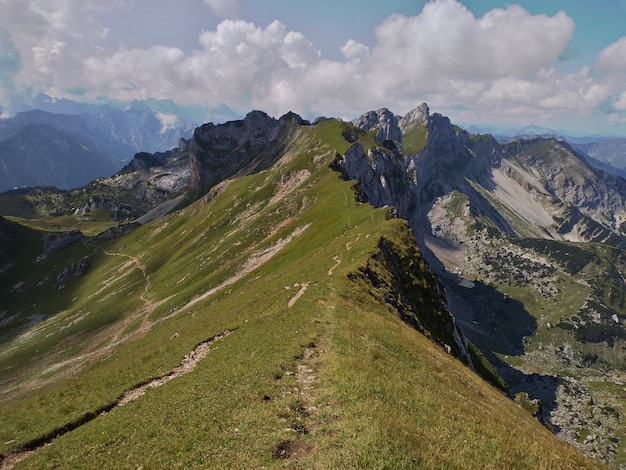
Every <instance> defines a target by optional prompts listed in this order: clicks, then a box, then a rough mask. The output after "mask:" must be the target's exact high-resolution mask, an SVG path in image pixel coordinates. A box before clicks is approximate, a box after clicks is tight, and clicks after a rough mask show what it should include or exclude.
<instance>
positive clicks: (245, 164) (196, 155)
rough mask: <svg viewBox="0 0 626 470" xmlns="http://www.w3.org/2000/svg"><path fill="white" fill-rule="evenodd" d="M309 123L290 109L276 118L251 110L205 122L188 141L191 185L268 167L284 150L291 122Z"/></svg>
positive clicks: (201, 185)
mask: <svg viewBox="0 0 626 470" xmlns="http://www.w3.org/2000/svg"><path fill="white" fill-rule="evenodd" d="M304 124H308V123H307V122H306V121H304V120H302V118H300V117H299V116H298V115H296V114H293V113H288V114H286V115H284V116H282V117H281V118H280V119H274V118H272V117H270V116H268V115H267V114H266V113H264V112H262V111H252V112H250V113H248V115H247V116H246V117H245V119H242V120H238V121H229V122H227V123H224V124H219V125H215V124H213V123H208V124H203V125H202V126H200V127H198V128H197V129H196V130H195V132H194V134H193V138H192V139H191V141H190V143H189V167H190V171H191V177H190V183H189V185H190V187H191V188H192V189H195V190H205V189H209V188H210V187H211V186H213V185H214V184H216V183H218V182H220V181H222V180H223V179H225V178H229V177H231V176H233V175H235V174H238V175H242V174H246V173H248V172H253V171H258V170H261V169H263V168H266V167H268V166H269V165H271V164H272V163H273V162H274V161H276V159H277V158H279V156H281V154H282V150H284V148H285V145H286V141H287V140H288V138H289V136H288V135H286V133H285V131H286V130H287V129H288V128H290V126H292V125H295V126H298V125H304Z"/></svg>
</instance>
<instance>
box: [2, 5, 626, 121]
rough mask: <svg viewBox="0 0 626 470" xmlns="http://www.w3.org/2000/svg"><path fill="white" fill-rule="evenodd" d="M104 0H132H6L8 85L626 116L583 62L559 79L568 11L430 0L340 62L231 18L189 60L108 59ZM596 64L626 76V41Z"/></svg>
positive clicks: (123, 49) (232, 12)
mask: <svg viewBox="0 0 626 470" xmlns="http://www.w3.org/2000/svg"><path fill="white" fill-rule="evenodd" d="M205 3H206V4H207V5H209V6H210V7H211V8H212V9H213V10H214V11H215V12H216V14H217V15H219V16H220V17H223V18H224V17H227V18H233V17H236V16H237V15H238V10H239V4H238V2H237V1H228V0H205ZM103 4H106V5H109V7H121V6H123V5H125V2H124V1H122V0H116V1H113V0H112V1H110V2H102V1H100V0H88V1H83V2H81V3H80V5H81V6H80V7H78V8H77V7H76V2H75V1H74V0H28V1H24V0H0V9H1V10H0V11H2V16H0V27H2V28H4V29H5V30H6V31H8V32H9V33H10V37H11V40H12V44H13V45H14V46H15V49H16V50H17V51H18V52H19V55H20V57H21V64H22V68H21V70H20V72H19V74H18V75H17V76H16V77H8V78H7V77H4V82H6V83H9V81H10V80H9V78H11V82H14V83H15V84H16V86H24V87H33V88H39V89H42V90H43V91H48V92H50V93H52V94H54V95H57V96H63V95H64V93H65V95H67V93H66V92H65V90H67V89H68V88H71V87H81V88H84V89H86V90H88V91H87V93H86V96H89V97H95V96H98V95H105V96H108V97H110V98H112V99H118V100H122V101H126V100H133V99H146V98H157V99H168V98H169V99H173V100H175V101H177V102H178V103H180V104H192V105H197V106H207V107H211V106H217V105H219V104H221V103H226V104H228V105H230V106H232V107H234V108H236V109H239V110H240V111H243V112H245V111H248V110H249V109H251V108H259V109H263V110H265V111H267V112H269V113H271V114H274V115H279V114H282V113H284V112H286V111H288V110H294V111H296V112H299V113H303V114H326V115H342V116H345V115H354V114H357V113H360V112H363V111H364V110H367V109H375V108H377V107H380V106H386V107H389V108H390V109H392V110H394V111H395V112H400V113H402V112H405V111H407V110H408V109H410V108H413V107H414V106H415V105H417V104H418V103H421V102H422V101H428V102H429V104H431V107H432V108H433V109H446V108H448V107H449V108H452V107H464V108H465V109H468V110H470V111H471V110H480V109H489V110H490V112H491V111H493V112H494V113H498V112H501V113H513V114H515V113H517V114H519V115H529V116H543V117H545V116H549V115H552V114H553V113H558V112H576V113H579V112H589V111H591V110H593V109H594V108H597V107H598V106H599V105H600V104H601V103H602V102H606V101H607V100H612V103H613V107H614V109H615V110H618V111H619V110H626V90H624V89H623V84H621V85H620V84H616V83H615V82H614V81H611V80H610V79H609V78H606V77H600V78H598V77H597V76H594V75H593V73H591V72H590V70H589V69H588V68H586V67H585V68H583V69H581V70H580V71H577V72H575V73H569V74H563V73H562V72H560V71H559V69H558V67H557V66H556V64H557V61H558V59H559V56H560V55H561V54H562V53H563V51H564V50H565V48H566V47H567V45H568V43H569V42H570V39H571V37H572V33H573V29H574V22H573V21H572V19H571V18H570V17H568V16H567V15H566V14H565V13H563V12H559V13H557V14H556V15H554V16H546V15H532V14H530V13H529V12H528V11H526V10H524V9H523V8H521V7H519V6H517V5H510V6H509V7H507V8H505V9H493V10H491V11H489V12H487V13H486V14H485V15H484V16H482V17H480V18H476V17H475V16H474V15H473V14H472V13H471V12H470V11H469V10H468V9H467V8H466V7H464V6H463V5H462V4H461V3H459V2H458V1H456V0H432V1H430V2H429V3H427V4H426V6H425V7H424V9H423V11H422V12H421V13H420V14H419V15H416V16H412V17H409V16H404V15H398V14H393V15H391V16H390V17H388V18H387V19H386V20H385V21H383V22H382V23H381V24H380V25H379V26H378V27H377V28H376V30H375V32H374V33H375V35H374V41H373V43H372V44H371V45H369V47H368V46H366V45H365V44H362V43H360V42H357V41H355V40H352V39H350V40H348V41H347V42H346V43H345V44H344V46H343V47H342V48H341V52H342V53H343V59H341V60H327V59H324V58H323V57H321V55H320V52H319V51H318V50H317V49H316V48H315V45H314V44H312V43H311V42H310V41H309V40H308V39H307V38H306V37H305V36H304V35H303V34H302V33H301V32H297V31H291V30H289V28H288V27H287V26H285V25H284V24H282V23H281V22H279V21H274V22H272V23H270V24H269V25H267V26H259V25H256V24H254V23H250V22H246V21H241V20H233V19H226V20H223V21H222V22H221V23H220V24H219V25H218V26H217V27H216V28H214V29H211V30H206V31H203V32H202V33H201V34H199V37H198V46H197V48H196V49H195V50H193V51H191V52H184V51H183V50H181V49H179V48H177V47H171V46H168V45H167V43H166V42H164V44H163V45H160V46H152V47H148V48H145V47H144V48H132V47H129V46H120V47H118V48H117V49H116V50H106V49H102V48H98V47H96V46H95V44H96V43H97V41H98V39H100V38H102V37H104V36H105V35H106V34H107V29H106V27H105V26H104V25H102V24H100V23H98V22H97V21H96V20H95V19H94V17H92V16H90V15H91V12H93V11H94V10H95V9H96V8H104V7H103ZM166 39H167V35H164V41H166ZM600 69H602V70H604V71H606V72H607V74H608V73H609V72H610V73H615V72H616V71H620V72H626V38H622V39H620V40H619V41H617V42H615V43H614V44H612V45H611V46H609V47H607V48H606V49H605V50H604V51H602V52H601V53H600V55H599V56H598V59H597V61H596V63H595V66H594V69H593V72H596V71H597V70H600ZM13 78H14V79H13ZM620 83H621V82H620ZM0 86H2V84H1V83H0ZM620 86H622V88H621V89H620V88H619V87H620ZM0 91H1V90H0ZM468 112H469V111H468Z"/></svg>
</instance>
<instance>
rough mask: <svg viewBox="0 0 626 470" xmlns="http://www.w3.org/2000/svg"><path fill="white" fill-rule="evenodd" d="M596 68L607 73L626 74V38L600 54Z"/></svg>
mask: <svg viewBox="0 0 626 470" xmlns="http://www.w3.org/2000/svg"><path fill="white" fill-rule="evenodd" d="M596 67H597V68H598V69H599V70H601V71H605V72H626V37H622V38H620V39H618V40H617V41H615V42H614V43H613V44H610V45H609V46H607V47H606V48H604V49H603V50H602V51H601V52H600V54H598V58H597V60H596Z"/></svg>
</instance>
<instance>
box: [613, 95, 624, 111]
mask: <svg viewBox="0 0 626 470" xmlns="http://www.w3.org/2000/svg"><path fill="white" fill-rule="evenodd" d="M613 108H614V109H616V110H617V111H626V91H624V92H622V94H621V95H620V96H619V97H618V98H617V99H616V100H615V101H614V102H613Z"/></svg>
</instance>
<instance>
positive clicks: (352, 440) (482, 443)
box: [0, 123, 593, 468]
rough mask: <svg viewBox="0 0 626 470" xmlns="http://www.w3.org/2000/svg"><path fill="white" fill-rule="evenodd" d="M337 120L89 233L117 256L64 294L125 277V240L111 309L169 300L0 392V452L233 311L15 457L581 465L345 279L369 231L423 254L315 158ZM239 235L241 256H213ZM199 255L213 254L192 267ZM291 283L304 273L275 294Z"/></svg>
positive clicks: (371, 236)
mask: <svg viewBox="0 0 626 470" xmlns="http://www.w3.org/2000/svg"><path fill="white" fill-rule="evenodd" d="M338 131H339V132H340V125H339V124H336V123H334V124H333V123H329V124H326V125H325V126H324V128H321V129H320V128H317V129H315V130H313V131H310V133H309V136H308V137H309V138H308V139H307V138H304V139H303V140H302V141H301V142H299V144H298V145H297V146H296V147H294V148H293V149H292V150H291V152H292V155H291V156H292V157H293V158H292V159H291V160H290V161H289V162H288V163H287V164H285V165H283V166H281V165H277V166H276V167H272V168H271V169H270V170H268V171H267V172H264V173H261V174H258V175H253V176H249V177H245V178H242V179H238V180H236V181H235V182H233V183H232V184H231V185H230V186H229V187H228V188H226V189H225V190H224V191H223V192H222V193H221V194H220V195H219V196H217V197H215V198H214V199H212V200H211V201H208V202H206V203H205V202H204V201H198V202H197V203H195V204H193V205H191V206H189V207H187V208H186V209H183V210H182V211H180V212H179V213H177V214H173V215H170V216H167V217H165V218H163V219H161V220H159V221H155V222H152V223H150V224H147V225H146V226H144V227H141V228H139V229H137V230H136V231H134V232H131V233H130V234H128V235H125V236H123V237H121V238H119V239H117V240H113V241H110V242H104V247H105V249H106V250H107V251H108V252H109V253H115V254H117V256H105V255H104V254H102V253H100V254H98V262H97V265H95V266H94V269H93V271H91V273H90V275H89V276H88V277H85V278H84V279H80V280H77V281H76V285H74V286H73V288H72V292H71V293H70V292H69V291H66V293H65V294H63V295H68V298H69V295H70V294H71V295H72V297H71V298H73V297H75V296H76V295H77V294H78V296H79V301H78V302H73V303H72V304H71V305H69V304H68V308H69V309H80V308H86V307H87V303H84V304H82V303H81V301H80V299H89V303H90V304H93V303H102V304H104V305H110V304H111V303H112V302H115V303H116V304H118V303H119V300H120V299H119V298H115V297H108V296H109V294H111V293H113V292H114V291H116V290H117V289H122V288H124V282H123V279H122V280H120V279H118V278H115V279H114V282H112V283H111V284H110V285H109V286H108V287H106V288H104V289H102V287H103V284H106V281H107V280H110V279H111V278H112V276H114V275H115V273H116V272H118V270H119V269H120V268H122V267H123V266H124V265H125V263H128V261H129V258H128V257H130V256H132V257H136V258H138V259H139V260H140V261H141V262H142V263H143V266H144V268H145V269H146V274H147V276H148V279H149V285H148V287H147V288H145V285H146V284H145V279H144V278H143V276H142V275H141V273H140V272H139V270H138V269H137V268H132V266H129V267H127V268H126V271H122V272H121V273H123V272H126V273H127V274H126V276H123V277H128V276H132V278H133V279H134V281H133V282H134V288H133V290H129V291H127V292H128V296H127V297H128V299H129V301H130V302H131V303H132V302H134V303H135V304H136V305H135V306H127V307H125V308H122V309H121V310H122V311H123V313H124V312H125V313H124V315H127V314H128V313H132V312H133V311H134V310H136V309H137V308H138V305H139V304H140V299H139V297H140V295H141V294H142V292H143V290H144V289H145V295H146V296H147V297H149V298H150V299H152V300H154V301H158V300H161V299H166V298H169V297H170V296H172V297H171V300H168V301H166V302H165V304H163V305H161V306H160V307H157V309H156V310H155V311H154V314H155V315H154V316H155V317H156V318H158V320H159V322H158V323H155V324H154V325H153V326H152V328H151V329H150V330H149V332H148V333H147V334H146V335H145V336H143V337H140V338H139V339H136V340H134V341H132V342H130V343H127V344H122V345H120V346H119V347H117V348H116V349H115V350H114V352H113V353H112V354H111V355H110V356H107V357H104V358H102V359H100V360H99V361H97V362H93V363H91V364H90V365H88V366H87V367H86V368H84V369H82V370H80V371H78V372H77V373H76V374H75V375H73V376H71V377H69V378H66V379H64V380H63V381H60V382H53V383H51V384H48V385H46V386H44V387H43V388H40V389H36V390H34V391H32V392H30V393H27V394H26V393H25V394H23V395H21V396H19V397H17V398H14V399H12V400H10V401H8V402H5V403H2V404H0V417H1V420H2V422H3V427H2V429H0V446H2V451H1V452H2V453H6V452H9V451H11V449H15V448H18V447H19V446H20V445H23V444H25V443H27V442H28V441H29V440H32V439H36V438H37V436H38V435H39V436H40V435H42V434H46V432H49V431H50V430H51V429H54V428H55V427H58V426H59V424H60V425H62V424H64V423H66V422H68V420H71V419H72V418H71V417H72V416H76V417H80V416H83V415H84V413H85V412H90V411H94V410H97V409H99V408H100V407H101V406H103V405H106V404H107V403H111V402H112V401H115V400H116V399H117V397H118V396H119V395H120V393H122V392H123V391H124V390H127V389H129V388H132V387H133V386H134V385H136V384H138V383H142V382H145V380H146V379H147V378H149V377H154V376H158V375H161V374H163V373H166V372H167V371H168V370H171V369H172V368H173V367H174V366H176V365H177V364H178V363H179V362H180V360H181V358H182V357H183V356H184V355H185V354H187V353H188V352H189V351H190V350H191V349H192V348H193V347H194V346H195V345H196V344H198V343H199V342H201V341H203V340H205V339H206V338H207V337H211V336H212V335H215V334H217V333H219V332H222V331H224V330H226V329H234V328H236V329H237V330H236V331H235V332H234V333H233V334H232V335H230V336H229V337H227V338H225V339H224V340H223V341H220V342H219V343H218V344H216V345H215V346H216V347H214V348H213V350H212V351H211V352H210V353H209V356H208V357H207V358H205V359H204V360H203V361H201V362H200V363H199V365H198V367H197V369H196V370H195V371H194V372H193V373H191V374H187V375H185V376H183V377H180V378H178V379H175V380H173V381H171V382H170V383H168V384H167V385H165V386H163V387H160V388H157V389H154V390H151V391H149V392H148V393H147V394H146V395H145V396H143V397H142V398H140V399H138V400H136V401H134V402H132V403H129V404H128V405H126V406H124V407H122V408H117V409H114V410H111V411H110V412H109V413H107V414H106V415H103V416H100V417H98V418H96V419H94V420H93V421H91V422H89V423H87V424H86V425H84V426H82V427H80V428H78V429H76V430H74V431H73V432H71V433H69V434H66V435H64V436H62V437H59V438H58V439H56V440H54V441H53V442H52V444H51V445H50V446H47V447H45V448H42V449H40V450H38V451H37V453H36V454H35V455H34V456H33V457H31V458H29V459H27V460H25V461H24V462H22V463H21V464H20V465H19V466H20V467H23V468H52V467H56V468H93V467H94V466H95V467H102V468H111V467H116V468H131V467H132V468H137V467H138V466H139V465H143V466H144V468H153V467H154V468H180V467H187V468H189V467H196V468H206V467H219V466H228V467H230V468H251V467H259V466H267V467H277V468H278V467H285V466H295V467H301V468H338V467H343V468H383V467H387V468H399V467H416V468H441V467H457V468H471V467H478V466H481V467H485V466H486V467H489V468H542V467H543V468H554V467H559V468H585V467H588V468H592V467H593V464H592V463H590V462H588V461H586V460H584V459H583V458H582V457H581V456H580V455H579V454H578V453H577V452H576V451H574V450H573V449H571V448H569V447H568V446H566V445H565V444H564V443H562V442H560V441H558V440H557V439H556V438H555V437H554V436H552V435H551V434H549V433H547V431H545V430H544V429H543V428H542V427H541V426H540V425H539V424H538V423H537V422H536V421H534V420H533V419H532V418H531V417H530V416H529V415H528V414H527V413H526V412H525V411H523V410H522V409H521V408H520V407H518V406H517V405H516V404H514V403H513V402H512V401H511V400H509V399H508V398H506V397H505V396H504V395H502V394H501V393H500V392H498V391H496V390H495V389H494V388H493V387H491V386H490V385H489V384H487V383H485V382H484V381H482V380H481V379H480V378H479V377H478V376H477V375H476V374H474V373H473V372H471V371H470V370H469V369H468V368H467V367H465V366H464V365H463V364H461V363H460V362H459V361H458V360H456V359H454V358H452V357H450V356H449V355H447V354H446V353H445V352H444V351H443V350H442V349H441V348H439V347H438V346H435V345H434V344H433V343H432V342H430V341H428V340H426V339H425V338H424V336H423V335H421V334H420V333H418V332H417V331H415V330H413V329H411V328H409V327H407V326H406V324H405V323H403V322H402V321H401V320H400V319H399V318H398V314H397V311H395V309H393V308H390V307H389V306H388V305H384V304H382V303H381V302H380V300H379V299H377V298H375V297H374V296H372V295H371V294H370V292H369V290H368V289H366V288H364V287H363V285H362V284H361V283H358V282H354V281H352V280H350V279H351V277H352V278H353V277H354V274H355V273H358V272H360V270H361V269H362V268H363V267H364V266H366V265H367V262H368V260H371V259H375V258H376V257H377V256H378V254H379V252H380V246H379V242H380V240H381V237H383V238H385V239H388V240H396V243H395V245H394V246H395V248H393V249H394V250H396V249H400V250H402V251H403V252H404V253H405V254H403V256H406V253H409V254H410V257H412V258H413V262H414V263H415V265H416V266H420V264H421V263H422V260H421V258H419V255H418V254H417V253H416V251H415V248H414V242H412V241H411V240H409V239H408V238H407V235H406V234H407V233H408V229H407V227H406V224H405V222H403V221H400V220H397V219H391V220H387V213H386V211H385V210H375V209H372V208H371V207H370V206H368V205H365V204H358V203H357V202H355V200H354V196H353V192H352V189H351V184H352V183H350V182H344V181H342V180H341V179H340V178H339V177H338V175H337V174H336V173H333V172H331V171H330V170H329V169H328V168H327V165H329V164H330V163H331V160H332V158H334V148H333V146H332V145H331V146H328V147H327V148H324V145H323V143H322V144H319V140H320V139H323V138H324V134H328V133H330V134H332V135H333V136H335V137H333V138H334V139H339V138H338V137H336V133H337V132H338ZM339 140H340V139H339ZM313 145H317V146H318V147H319V148H320V150H319V155H325V157H324V158H322V159H320V160H319V161H318V162H317V163H315V161H314V160H311V158H310V155H307V154H306V152H305V150H306V149H308V148H310V147H311V146H313ZM342 145H343V144H342ZM344 148H347V147H344ZM299 168H308V169H309V170H310V171H311V176H310V177H309V179H308V180H307V181H305V182H304V183H303V185H302V186H301V187H300V188H297V189H295V190H294V191H293V192H292V193H290V195H289V196H288V199H287V198H286V199H284V200H283V201H282V202H280V203H278V204H277V205H275V206H270V207H265V208H263V209H262V210H261V211H260V213H259V216H258V217H257V218H255V219H254V220H252V221H250V222H247V221H246V220H242V219H237V217H236V214H238V213H239V211H240V210H241V207H245V206H246V205H247V204H250V205H251V206H252V207H254V205H255V204H256V203H258V202H261V201H266V200H267V198H268V195H269V194H270V193H271V192H273V190H274V188H276V181H278V180H279V177H280V175H281V174H285V172H288V171H292V170H295V169H299ZM257 187H261V188H265V189H260V190H257V191H255V188H257ZM268 188H271V189H272V191H270V190H269V189H268ZM307 201H308V202H307ZM278 209H281V210H280V211H278ZM303 226H307V227H308V228H306V229H305V230H304V231H303V232H302V234H301V235H299V236H297V237H295V238H294V239H293V240H292V241H290V242H289V243H287V244H286V245H285V246H284V247H283V248H282V249H281V250H280V251H277V252H276V253H275V254H274V256H272V257H271V258H270V259H269V260H267V261H266V262H265V263H264V264H261V265H259V266H258V267H257V269H255V270H254V271H252V272H251V273H249V274H248V275H247V276H244V277H242V278H241V279H239V280H237V281H236V282H233V283H232V284H230V285H229V286H227V287H226V288H224V289H223V290H222V291H218V292H216V293H215V294H214V295H212V296H209V297H207V298H206V299H204V300H203V301H201V302H198V303H196V304H194V305H193V306H192V307H190V308H188V309H186V310H177V309H180V307H181V306H184V305H186V304H187V302H189V301H190V300H192V299H193V298H194V296H196V295H198V294H202V292H206V291H208V290H209V289H211V288H212V287H213V286H216V285H219V284H220V283H221V282H223V280H224V278H225V277H228V276H232V274H233V273H235V272H236V270H237V267H238V266H241V263H242V262H245V259H247V258H246V257H247V255H249V254H251V253H256V252H258V251H259V250H262V249H263V248H267V247H270V246H272V245H273V244H276V243H278V241H279V240H280V239H281V238H282V239H285V237H288V236H289V235H290V234H292V233H293V232H294V230H295V229H296V228H298V227H303ZM346 226H347V227H346ZM259 227H261V228H262V229H261V230H258V228H259ZM271 228H276V229H277V230H276V231H275V233H273V232H272V230H271ZM200 237H204V238H202V239H201V240H200V241H199V238H200ZM235 243H240V245H238V246H237V245H235ZM408 243H410V244H408ZM215 246H217V247H218V248H217V249H216V250H215V251H211V250H212V249H213V248H214V247H215ZM233 246H237V248H238V249H237V250H234V249H233ZM237 251H238V252H239V253H240V254H239V256H234V257H232V258H228V257H227V256H225V255H224V253H230V254H235V252H237ZM207 252H211V255H210V256H206V253H207ZM335 258H336V259H339V260H340V262H339V263H337V262H336V261H335V260H334V259H335ZM203 261H206V263H205V266H208V265H210V264H211V263H212V264H213V266H218V265H221V266H222V269H221V270H216V271H213V269H195V267H196V266H199V265H200V264H201V263H202V262H203ZM333 267H334V270H333V271H332V272H331V268H333ZM380 269H383V268H380ZM329 272H331V274H329ZM351 274H352V275H351ZM396 274H397V273H396ZM185 275H188V276H187V277H186V278H185ZM350 275H351V276H350ZM181 279H182V280H183V281H182V282H179V281H181ZM302 283H310V284H309V287H308V289H307V290H306V291H305V292H304V294H303V295H302V296H301V297H300V298H299V299H298V300H297V301H295V303H293V305H292V306H291V307H290V306H289V303H290V300H292V299H293V298H294V296H295V293H296V292H297V291H298V289H299V286H301V284H302ZM187 286H191V287H187ZM287 287H288V288H287ZM421 287H422V288H423V289H426V290H427V289H432V288H433V287H432V286H429V285H428V284H427V283H425V284H424V285H422V286H421ZM429 295H430V294H429ZM90 296H92V297H91V298H90ZM85 302H86V300H85ZM75 304H76V305H75ZM122 307H123V305H122ZM72 311H74V310H72ZM105 311H108V309H106V308H105ZM176 312H178V313H176ZM173 313H176V314H175V315H173V316H171V317H169V318H167V315H170V314H173ZM418 314H419V312H418ZM78 325H80V323H79V324H78ZM98 331H99V332H105V331H106V328H104V329H102V330H98ZM103 338H106V337H103ZM103 341H104V339H103ZM31 346H34V344H33V345H31ZM91 347H94V345H92V346H91ZM311 351H312V353H311ZM307 352H309V354H307ZM298 366H306V367H308V368H310V369H311V370H312V374H313V375H314V376H315V378H314V379H313V381H312V383H311V385H310V389H305V386H304V385H303V384H302V383H301V382H300V381H299V379H298V375H297V374H298V371H299V370H300V369H299V368H298ZM296 389H297V390H296ZM304 390H307V392H306V393H304V392H303V391H304ZM313 407H314V408H313ZM64 420H65V421H64ZM512 423H514V426H516V427H517V429H518V430H517V431H516V432H515V433H514V434H512V433H511V432H510V430H511V425H512ZM13 440H14V441H15V442H11V441H13ZM281 448H282V449H291V451H293V452H294V453H293V455H292V456H291V458H289V459H286V460H284V459H280V458H276V456H277V455H279V453H278V452H277V451H278V450H279V449H281ZM294 449H295V450H294ZM291 451H290V452H291Z"/></svg>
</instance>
